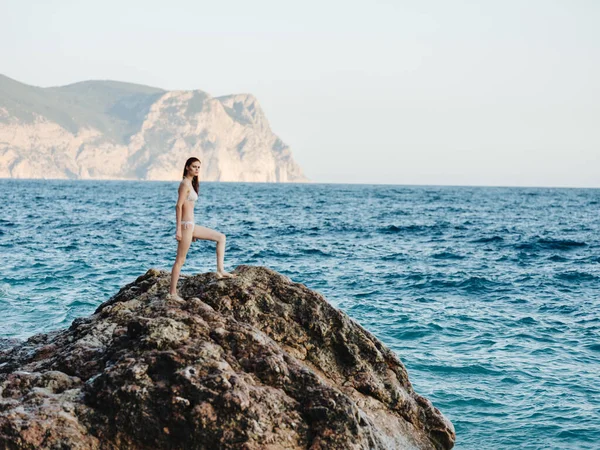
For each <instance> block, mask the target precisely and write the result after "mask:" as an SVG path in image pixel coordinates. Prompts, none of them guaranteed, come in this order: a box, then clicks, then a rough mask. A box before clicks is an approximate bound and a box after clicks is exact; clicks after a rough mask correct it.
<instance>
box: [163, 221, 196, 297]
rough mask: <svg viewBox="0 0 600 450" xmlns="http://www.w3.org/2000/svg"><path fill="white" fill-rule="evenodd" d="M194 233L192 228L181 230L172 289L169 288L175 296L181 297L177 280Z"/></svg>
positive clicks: (172, 271)
mask: <svg viewBox="0 0 600 450" xmlns="http://www.w3.org/2000/svg"><path fill="white" fill-rule="evenodd" d="M193 234H194V230H193V229H192V228H188V229H187V230H186V229H182V230H181V240H180V241H179V244H178V245H177V257H176V258H175V264H173V269H172V270H171V289H170V290H169V294H170V295H171V296H173V297H175V298H181V297H179V296H178V295H177V281H179V274H180V273H181V267H182V266H183V263H184V262H185V258H186V257H187V252H188V250H189V248H190V244H191V242H192V236H193Z"/></svg>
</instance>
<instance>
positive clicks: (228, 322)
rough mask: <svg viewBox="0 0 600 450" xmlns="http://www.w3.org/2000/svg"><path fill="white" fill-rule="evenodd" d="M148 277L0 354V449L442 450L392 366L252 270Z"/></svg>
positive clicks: (416, 398)
mask: <svg viewBox="0 0 600 450" xmlns="http://www.w3.org/2000/svg"><path fill="white" fill-rule="evenodd" d="M234 273H235V274H236V275H237V277H236V278H234V279H225V280H218V279H216V278H215V276H214V274H199V275H195V276H189V277H183V278H182V279H181V281H180V285H179V290H180V293H181V294H182V296H183V297H184V298H185V299H186V300H185V301H183V302H182V301H176V300H173V299H169V298H167V296H166V294H167V292H168V285H169V274H168V273H167V272H161V271H158V270H154V269H151V270H149V271H148V272H147V273H146V274H145V275H143V276H141V277H139V278H138V279H137V280H136V281H135V282H133V283H131V284H129V285H127V286H125V287H123V288H122V289H121V290H120V291H119V293H118V294H116V295H115V296H114V297H113V298H111V299H110V300H108V301H107V302H105V303H104V304H102V305H101V306H100V307H99V308H98V309H97V311H96V312H95V314H93V315H92V316H90V317H87V318H80V319H77V320H75V321H74V322H73V324H72V325H71V327H70V328H69V329H66V330H62V331H57V332H53V333H50V334H47V335H37V336H34V337H32V338H30V339H29V340H27V341H26V342H23V343H20V344H17V345H15V346H13V347H11V348H8V349H4V350H0V448H15V449H38V448H47V449H50V448H71V449H170V448H181V449H192V448H193V449H207V450H208V449H211V450H213V449H311V450H320V449H322V450H325V449H340V450H341V449H357V450H358V449H365V450H367V449H449V448H451V447H452V446H453V445H454V439H455V435H454V429H453V426H452V424H451V423H450V422H449V421H448V420H447V419H445V418H444V416H443V415H442V414H441V413H440V411H438V410H437V409H436V408H435V407H434V406H432V404H431V403H430V402H429V401H428V400H427V399H425V398H424V397H421V396H420V395H418V394H417V393H415V392H414V390H413V388H412V386H411V384H410V382H409V380H408V375H407V372H406V369H405V368H404V366H403V364H402V363H401V362H400V360H399V359H398V358H397V356H396V355H395V354H394V353H393V352H392V351H390V350H389V349H387V348H386V347H385V346H384V345H383V344H382V343H381V342H380V341H378V340H377V339H376V338H375V337H374V336H373V335H372V334H370V333H369V332H368V331H366V330H365V329H363V328H362V327H361V326H360V325H358V324H357V323H356V322H355V321H353V320H352V319H350V318H349V317H348V316H347V315H346V314H344V313H343V312H341V311H339V310H337V309H336V308H334V307H332V306H331V305H330V304H329V303H328V302H327V301H326V300H325V299H324V298H323V297H322V296H321V295H319V294H318V293H316V292H313V291H311V290H309V289H308V288H306V287H305V286H304V285H302V284H298V283H293V282H292V281H291V280H289V279H288V278H287V277H285V276H283V275H280V274H278V273H277V272H274V271H272V270H269V269H266V268H262V267H251V266H239V267H238V268H237V269H236V270H235V271H234Z"/></svg>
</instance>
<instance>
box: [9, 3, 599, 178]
mask: <svg viewBox="0 0 600 450" xmlns="http://www.w3.org/2000/svg"><path fill="white" fill-rule="evenodd" d="M0 42H1V43H0V73H2V74H4V75H7V76H9V77H11V78H15V79H17V80H19V81H21V82H24V83H27V84H33V85H37V86H44V87H46V86H56V85H64V84H69V83H73V82H77V81H83V80H90V79H112V80H119V81H128V82H133V83H140V84H147V85H151V86H157V87H161V88H164V89H202V90H204V91H206V92H208V93H209V94H211V95H213V96H218V95H225V94H232V93H241V92H249V93H252V94H254V95H255V96H256V97H257V98H258V100H259V102H260V103H261V105H262V107H263V109H264V110H265V111H266V113H267V117H268V119H269V121H270V123H271V126H272V128H273V130H274V132H275V133H276V134H278V135H279V136H280V137H281V138H282V139H283V140H284V142H286V143H287V144H288V145H290V147H291V148H292V151H293V153H294V156H295V158H296V160H297V161H298V162H299V163H300V165H301V166H302V167H303V169H304V171H305V173H306V174H307V175H308V177H309V178H311V179H312V180H313V181H317V182H348V183H391V184H459V185H470V184H476V185H505V186H507V185H521V186H535V185H541V186H595V187H600V81H599V80H600V1H596V0H563V1H558V0H526V1H524V0H487V1H486V0H471V1H467V0H451V1H450V0H438V1H434V0H413V1H400V0H397V1H381V0H368V1H367V0H364V1H362V0H361V1H352V0H343V1H333V0H320V1H313V0H304V1H301V2H299V1H298V2H284V1H281V0H279V1H275V0H273V1H268V0H253V1H248V0H245V1H242V0H236V1H226V0H219V1H216V0H211V1H210V2H207V1H201V0H195V1H192V0H190V1H183V0H170V1H168V2H165V1H149V0H144V1H137V0H136V1H133V0H128V1H124V0H121V1H118V2H117V1H113V0H103V1H102V2H86V1H67V0H60V1H55V0H44V1H37V2H34V1H27V0H19V1H16V0H0Z"/></svg>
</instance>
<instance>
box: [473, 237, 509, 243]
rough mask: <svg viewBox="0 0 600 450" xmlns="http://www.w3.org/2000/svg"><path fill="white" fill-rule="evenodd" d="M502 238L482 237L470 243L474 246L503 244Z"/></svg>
mask: <svg viewBox="0 0 600 450" xmlns="http://www.w3.org/2000/svg"><path fill="white" fill-rule="evenodd" d="M503 241H504V238H503V237H502V236H491V237H482V238H479V239H475V240H473V241H471V242H472V243H474V244H489V243H492V242H503Z"/></svg>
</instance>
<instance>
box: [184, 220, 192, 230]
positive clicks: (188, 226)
mask: <svg viewBox="0 0 600 450" xmlns="http://www.w3.org/2000/svg"><path fill="white" fill-rule="evenodd" d="M181 226H182V227H183V229H184V230H187V229H188V228H194V221H193V220H190V221H183V220H182V221H181Z"/></svg>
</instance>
